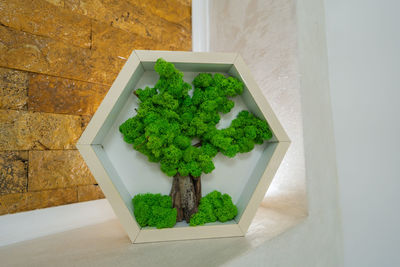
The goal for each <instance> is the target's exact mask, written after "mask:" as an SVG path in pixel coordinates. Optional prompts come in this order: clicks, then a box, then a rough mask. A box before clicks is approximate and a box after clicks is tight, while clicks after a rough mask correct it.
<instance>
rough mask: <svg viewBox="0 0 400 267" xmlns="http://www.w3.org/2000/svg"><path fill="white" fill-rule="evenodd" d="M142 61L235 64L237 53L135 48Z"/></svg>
mask: <svg viewBox="0 0 400 267" xmlns="http://www.w3.org/2000/svg"><path fill="white" fill-rule="evenodd" d="M135 53H136V54H137V56H138V57H139V59H140V61H141V62H155V61H157V59H158V58H160V57H161V58H163V59H165V60H166V61H169V62H174V63H176V62H181V63H211V64H233V62H234V61H235V59H236V57H237V53H210V52H181V51H154V50H135Z"/></svg>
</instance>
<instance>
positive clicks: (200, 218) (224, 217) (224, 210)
mask: <svg viewBox="0 0 400 267" xmlns="http://www.w3.org/2000/svg"><path fill="white" fill-rule="evenodd" d="M237 213H238V210H237V207H236V206H235V204H233V202H232V198H231V196H229V195H228V194H221V193H220V192H218V191H213V192H211V193H209V194H207V195H206V196H205V197H202V198H201V199H200V204H199V207H198V212H197V213H195V214H193V215H192V217H191V218H190V226H196V225H203V224H205V223H210V222H216V221H217V220H218V221H220V222H227V221H229V220H232V219H233V218H235V216H236V215H237Z"/></svg>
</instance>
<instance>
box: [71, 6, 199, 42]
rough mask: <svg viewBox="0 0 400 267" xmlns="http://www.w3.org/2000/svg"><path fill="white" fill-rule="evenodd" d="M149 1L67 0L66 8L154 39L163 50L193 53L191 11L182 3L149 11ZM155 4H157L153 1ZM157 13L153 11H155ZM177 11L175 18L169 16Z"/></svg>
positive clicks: (156, 7) (157, 7)
mask: <svg viewBox="0 0 400 267" xmlns="http://www.w3.org/2000/svg"><path fill="white" fill-rule="evenodd" d="M146 2H147V1H118V0H110V1H101V0H65V8H66V9H68V10H71V11H74V12H78V13H80V14H82V15H86V16H88V17H90V18H93V19H95V20H98V21H102V22H105V23H106V24H107V25H110V26H114V27H117V28H120V29H123V30H125V31H127V32H131V33H135V34H138V35H139V36H141V37H145V38H148V39H153V40H154V41H156V42H157V43H158V47H161V48H158V49H160V50H191V48H192V41H191V38H192V35H191V9H190V6H188V5H187V4H183V3H184V2H181V1H179V0H178V1H157V2H165V3H168V4H167V5H168V6H167V8H165V7H164V6H163V4H157V3H156V4H157V6H155V7H152V8H150V6H151V5H154V3H152V4H147V3H146ZM152 2H156V1H152ZM152 9H154V10H156V11H154V10H152ZM169 10H174V14H173V15H168V12H169Z"/></svg>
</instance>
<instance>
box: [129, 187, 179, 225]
mask: <svg viewBox="0 0 400 267" xmlns="http://www.w3.org/2000/svg"><path fill="white" fill-rule="evenodd" d="M132 203H133V209H134V210H133V212H134V214H135V218H136V221H137V222H138V224H139V225H140V226H141V227H145V226H152V227H157V228H159V229H160V228H167V227H173V226H174V225H175V223H176V214H177V212H176V209H175V208H172V199H171V197H170V196H162V195H161V194H150V193H147V194H138V195H136V196H135V197H134V198H133V199H132Z"/></svg>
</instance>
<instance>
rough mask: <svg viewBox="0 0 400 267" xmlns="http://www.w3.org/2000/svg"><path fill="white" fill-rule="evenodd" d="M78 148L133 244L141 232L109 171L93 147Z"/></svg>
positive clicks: (82, 146) (81, 146) (83, 146)
mask: <svg viewBox="0 0 400 267" xmlns="http://www.w3.org/2000/svg"><path fill="white" fill-rule="evenodd" d="M77 147H78V149H79V152H80V153H81V155H82V157H83V158H84V159H85V162H86V164H87V165H88V167H89V169H90V171H91V172H92V174H93V176H94V177H95V179H96V181H97V182H98V183H99V185H100V188H101V189H102V190H103V192H104V195H105V196H106V199H107V200H108V201H109V203H110V205H111V206H112V208H113V210H114V212H115V214H116V215H117V218H118V219H119V221H120V222H121V224H122V226H123V227H124V229H125V231H126V233H127V234H128V236H129V238H130V240H131V242H132V243H133V242H134V241H135V239H136V237H137V236H138V233H139V232H140V228H139V226H138V225H137V223H136V221H135V220H134V218H133V217H132V214H131V213H130V211H129V210H128V209H127V207H126V206H125V203H124V201H123V199H122V198H121V196H120V194H119V192H118V190H117V189H116V188H115V186H114V185H113V183H112V180H111V179H110V177H109V176H108V174H107V171H106V170H105V169H104V167H103V165H102V164H101V162H100V160H99V158H98V157H97V155H96V153H95V152H94V150H93V148H92V146H91V145H82V144H80V145H78V146H77Z"/></svg>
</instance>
